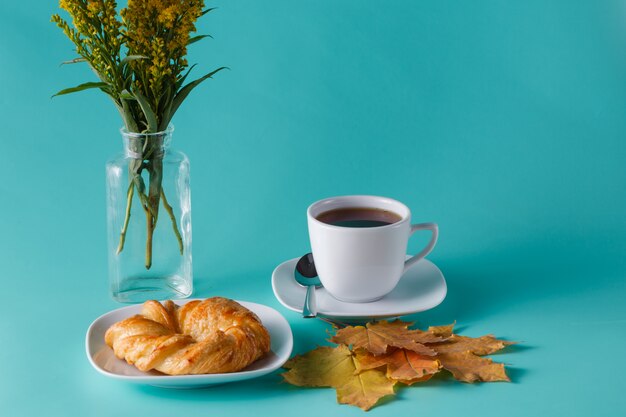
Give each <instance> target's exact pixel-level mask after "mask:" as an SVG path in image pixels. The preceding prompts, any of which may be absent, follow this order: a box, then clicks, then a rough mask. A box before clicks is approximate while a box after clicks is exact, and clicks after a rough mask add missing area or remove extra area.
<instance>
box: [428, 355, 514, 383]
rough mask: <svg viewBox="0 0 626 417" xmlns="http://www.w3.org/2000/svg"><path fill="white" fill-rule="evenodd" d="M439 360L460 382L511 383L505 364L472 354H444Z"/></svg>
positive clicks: (438, 357)
mask: <svg viewBox="0 0 626 417" xmlns="http://www.w3.org/2000/svg"><path fill="white" fill-rule="evenodd" d="M437 359H439V360H440V361H441V365H442V366H443V367H444V369H447V370H448V371H450V372H451V373H452V375H453V376H454V378H455V379H457V380H459V381H463V382H476V381H485V382H493V381H510V379H509V377H508V376H507V375H506V372H505V370H504V365H503V364H501V363H495V362H493V361H492V360H491V359H488V358H481V357H480V356H476V355H474V354H473V353H471V352H455V353H444V354H441V355H438V356H437Z"/></svg>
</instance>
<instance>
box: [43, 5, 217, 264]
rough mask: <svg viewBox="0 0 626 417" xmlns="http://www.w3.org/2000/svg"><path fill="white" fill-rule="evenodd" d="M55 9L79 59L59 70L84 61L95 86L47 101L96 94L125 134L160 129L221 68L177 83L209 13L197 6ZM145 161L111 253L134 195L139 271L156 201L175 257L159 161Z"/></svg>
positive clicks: (137, 163)
mask: <svg viewBox="0 0 626 417" xmlns="http://www.w3.org/2000/svg"><path fill="white" fill-rule="evenodd" d="M59 6H60V7H61V9H63V10H65V11H66V12H67V13H68V14H69V15H70V17H71V25H70V23H68V22H67V21H66V20H64V19H63V18H62V17H61V16H60V15H58V14H54V15H53V16H52V21H53V22H54V23H56V24H57V26H59V28H61V30H62V31H63V33H65V35H66V36H67V37H68V38H69V39H70V40H71V41H72V43H73V44H74V45H75V47H76V53H77V54H78V55H79V57H78V58H76V59H72V60H70V61H66V62H65V63H67V64H73V63H79V62H86V63H87V64H88V65H89V66H90V67H91V69H92V70H93V71H94V73H95V74H96V76H97V77H98V81H90V82H86V83H83V84H80V85H78V86H76V87H72V88H67V89H64V90H61V91H59V92H58V93H57V94H55V95H64V94H69V93H74V92H77V91H83V90H87V89H94V88H97V89H100V90H101V91H103V92H104V93H106V94H107V95H108V96H109V97H110V98H111V99H112V100H113V102H114V103H115V106H116V107H117V109H118V111H119V113H120V115H121V116H122V119H123V122H124V125H125V127H126V129H127V131H129V132H135V133H156V132H161V131H164V130H166V129H167V127H168V125H169V124H170V122H171V120H172V118H173V117H174V114H175V113H176V111H177V110H178V108H179V107H180V105H181V104H182V102H183V101H184V100H185V99H186V98H187V96H188V95H189V93H190V92H191V91H192V90H193V89H194V88H195V87H196V86H198V85H199V84H200V83H202V82H203V81H204V80H206V79H208V78H211V77H212V76H213V75H215V74H216V73H218V72H219V71H221V70H223V69H224V68H225V67H220V68H218V69H216V70H214V71H211V72H209V73H208V74H206V75H205V76H203V77H200V78H198V79H197V80H194V81H191V82H189V83H187V84H185V82H186V79H187V76H188V75H189V73H190V71H191V70H192V69H193V66H191V67H189V63H188V61H187V58H186V55H187V47H188V46H189V45H190V44H192V43H195V42H197V41H199V40H201V39H203V38H206V37H208V35H197V36H191V34H192V33H195V32H196V21H197V20H198V18H200V17H201V16H203V15H205V14H206V13H208V12H210V11H211V10H214V9H213V8H209V9H206V10H204V1H203V0H128V5H127V7H125V8H123V9H121V10H120V12H119V13H118V12H117V3H116V1H115V0H60V2H59ZM153 146H156V145H153ZM153 151H154V150H153ZM151 154H152V155H160V154H161V153H159V152H147V153H144V154H143V156H142V158H138V159H134V160H132V161H131V162H130V163H129V180H130V184H129V189H128V192H127V209H126V218H125V219H124V225H123V227H122V231H121V233H120V243H119V247H118V253H119V252H121V251H122V250H123V248H124V242H125V236H126V232H127V228H128V222H129V219H130V212H131V211H130V208H131V205H132V201H133V196H134V195H137V198H139V201H140V203H141V205H142V207H143V209H144V212H145V214H146V225H147V226H146V227H147V232H148V233H147V235H148V238H147V241H146V268H150V266H151V264H152V234H153V231H154V228H155V227H156V223H157V219H158V211H159V203H160V202H162V203H163V205H164V207H165V209H166V211H167V212H168V214H169V217H170V218H171V221H172V226H173V228H174V234H175V236H176V238H177V240H178V241H179V246H180V249H181V253H182V240H181V237H180V233H179V232H178V227H177V225H176V219H175V217H174V214H173V210H172V207H171V206H170V205H169V203H168V202H167V199H166V197H165V193H164V191H163V188H162V186H161V182H162V170H163V161H162V156H150V155H151ZM144 170H146V171H147V173H148V179H149V181H150V183H149V185H148V187H146V186H145V181H144V179H143V177H142V172H143V171H144Z"/></svg>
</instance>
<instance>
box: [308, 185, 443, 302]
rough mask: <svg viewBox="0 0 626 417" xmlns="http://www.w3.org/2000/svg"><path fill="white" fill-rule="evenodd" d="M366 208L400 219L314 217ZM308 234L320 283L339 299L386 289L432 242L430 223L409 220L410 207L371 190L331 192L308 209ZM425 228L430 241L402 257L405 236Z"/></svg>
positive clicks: (369, 297)
mask: <svg viewBox="0 0 626 417" xmlns="http://www.w3.org/2000/svg"><path fill="white" fill-rule="evenodd" d="M348 208H370V209H377V210H384V211H389V212H393V213H396V214H397V215H398V216H399V218H400V220H398V221H396V222H395V223H391V224H387V225H384V226H377V227H346V226H340V225H333V224H329V223H324V222H322V221H320V220H318V219H317V218H318V217H319V216H320V215H321V214H323V213H326V212H329V211H331V210H336V209H348ZM307 218H308V225H309V238H310V240H311V249H312V252H313V259H314V260H315V268H316V269H317V273H318V275H319V279H320V281H321V282H322V285H323V286H324V288H325V289H326V291H328V293H329V294H330V295H332V296H333V297H335V298H336V299H338V300H340V301H346V302H352V303H366V302H370V301H375V300H378V299H380V298H382V297H384V296H385V295H386V294H388V293H390V292H391V291H392V290H393V289H394V288H395V287H396V285H397V284H398V282H399V281H400V278H401V277H402V275H403V274H404V273H405V272H406V271H407V269H409V268H410V267H411V266H412V265H414V264H415V263H416V262H417V261H419V260H420V259H422V258H423V257H425V256H426V255H428V254H429V253H430V251H432V249H433V247H434V246H435V243H436V242H437V236H438V228H437V225H436V224H435V223H419V224H413V225H412V224H411V211H410V210H409V208H408V207H407V206H406V205H404V204H402V203H401V202H399V201H396V200H393V199H391V198H386V197H377V196H370V195H349V196H341V197H331V198H326V199H324V200H320V201H317V202H315V203H313V204H312V205H311V206H309V208H308V209H307ZM418 230H430V231H431V232H432V236H431V239H430V242H428V244H427V245H426V247H425V248H424V249H422V251H420V252H419V253H418V254H417V255H414V256H413V257H411V258H409V259H408V260H407V259H406V251H407V245H408V241H409V237H410V236H411V235H412V234H413V233H415V232H416V231H418Z"/></svg>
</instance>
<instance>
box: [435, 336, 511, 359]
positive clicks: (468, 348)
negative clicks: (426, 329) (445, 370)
mask: <svg viewBox="0 0 626 417" xmlns="http://www.w3.org/2000/svg"><path fill="white" fill-rule="evenodd" d="M513 344H515V342H508V341H506V340H499V339H496V338H495V337H493V335H490V334H488V335H486V336H481V337H467V336H459V335H458V334H454V335H452V336H451V337H450V338H448V340H446V341H445V342H443V343H438V344H435V345H430V346H429V347H430V348H432V349H434V350H435V351H437V353H438V354H442V353H455V352H471V353H473V354H475V355H480V356H483V355H490V354H492V353H494V352H497V351H499V350H501V349H504V348H505V347H507V346H509V345H513Z"/></svg>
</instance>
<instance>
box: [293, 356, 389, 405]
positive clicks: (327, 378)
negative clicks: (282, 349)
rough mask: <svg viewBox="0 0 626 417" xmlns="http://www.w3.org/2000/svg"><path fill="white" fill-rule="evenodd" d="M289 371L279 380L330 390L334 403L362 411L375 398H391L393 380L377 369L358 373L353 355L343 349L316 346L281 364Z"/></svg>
mask: <svg viewBox="0 0 626 417" xmlns="http://www.w3.org/2000/svg"><path fill="white" fill-rule="evenodd" d="M284 367H285V368H287V369H289V371H287V372H285V373H283V374H282V376H283V378H284V379H285V380H286V381H287V382H289V383H290V384H293V385H298V386H304V387H333V388H335V389H336V390H337V401H338V402H339V403H342V404H351V405H356V406H357V407H359V408H361V409H363V410H366V411H367V410H369V409H370V408H372V407H373V406H374V405H375V404H376V403H377V402H378V400H379V399H381V398H382V397H384V396H387V395H393V394H394V390H393V387H394V385H395V381H393V380H389V379H388V378H387V377H385V374H384V373H382V372H380V371H378V370H374V369H372V370H367V371H364V372H360V373H359V372H358V371H357V367H356V363H355V357H354V354H353V353H352V352H351V351H350V349H349V348H348V347H347V346H343V345H339V346H337V347H335V348H331V347H318V348H317V349H314V350H312V351H310V352H307V353H305V354H304V355H299V356H295V357H294V358H292V359H290V360H289V361H287V363H285V365H284Z"/></svg>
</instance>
